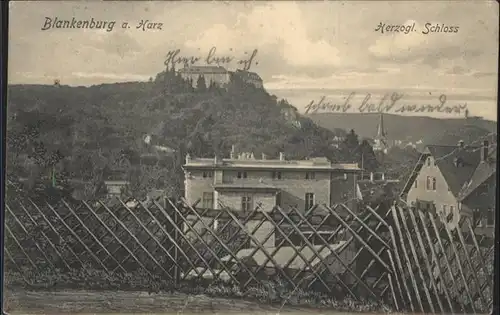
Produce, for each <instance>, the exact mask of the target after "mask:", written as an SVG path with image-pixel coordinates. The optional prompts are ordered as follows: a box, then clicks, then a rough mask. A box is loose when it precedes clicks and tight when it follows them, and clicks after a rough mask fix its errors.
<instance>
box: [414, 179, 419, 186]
mask: <svg viewBox="0 0 500 315" xmlns="http://www.w3.org/2000/svg"><path fill="white" fill-rule="evenodd" d="M413 187H414V188H417V187H418V180H416V179H415V182H414V183H413Z"/></svg>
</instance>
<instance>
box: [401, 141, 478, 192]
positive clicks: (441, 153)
mask: <svg viewBox="0 0 500 315" xmlns="http://www.w3.org/2000/svg"><path fill="white" fill-rule="evenodd" d="M428 156H432V157H434V159H435V160H436V166H437V167H438V168H439V170H440V172H441V174H442V175H443V177H444V179H445V181H446V183H447V184H448V188H449V189H450V191H451V192H452V193H453V195H454V196H455V197H457V198H458V196H459V194H460V191H461V190H462V187H463V186H464V184H465V183H467V181H469V179H470V178H471V177H472V175H473V174H474V171H475V170H476V168H477V167H478V165H479V163H480V162H481V152H480V150H479V148H478V147H472V146H464V147H463V148H460V147H458V146H447V145H428V146H427V147H426V149H425V151H424V153H422V155H421V156H420V158H419V161H418V162H417V164H416V166H415V168H414V169H413V172H412V174H411V176H410V178H409V179H408V181H407V182H406V184H405V187H404V188H403V191H402V194H406V193H408V191H409V190H410V188H411V186H412V184H413V182H414V181H415V179H416V177H417V176H418V174H419V173H420V170H421V169H422V166H423V165H424V164H425V160H426V159H427V157H428ZM457 159H458V160H460V162H461V163H460V165H459V166H457V165H456V161H457Z"/></svg>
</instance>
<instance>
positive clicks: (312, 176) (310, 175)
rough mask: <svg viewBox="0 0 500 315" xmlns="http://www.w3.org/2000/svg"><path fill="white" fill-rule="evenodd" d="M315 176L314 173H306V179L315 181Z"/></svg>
mask: <svg viewBox="0 0 500 315" xmlns="http://www.w3.org/2000/svg"><path fill="white" fill-rule="evenodd" d="M314 178H315V174H314V172H306V179H314Z"/></svg>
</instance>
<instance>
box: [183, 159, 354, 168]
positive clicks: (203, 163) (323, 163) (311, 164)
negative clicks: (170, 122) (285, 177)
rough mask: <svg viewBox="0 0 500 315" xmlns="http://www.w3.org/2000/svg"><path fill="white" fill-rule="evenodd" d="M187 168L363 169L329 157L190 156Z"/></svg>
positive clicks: (185, 165)
mask: <svg viewBox="0 0 500 315" xmlns="http://www.w3.org/2000/svg"><path fill="white" fill-rule="evenodd" d="M184 168H185V169H203V168H208V169H214V168H217V169H245V170H251V169H268V170H278V171H279V170H311V171H313V170H314V171H332V170H345V171H361V169H360V168H359V167H358V165H357V164H354V163H350V164H333V163H331V162H330V161H328V160H327V159H320V158H315V159H310V160H277V159H275V160H271V159H265V160H262V159H220V160H218V161H217V163H216V161H215V159H211V158H190V159H189V160H188V162H187V163H186V164H184Z"/></svg>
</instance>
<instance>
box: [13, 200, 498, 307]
mask: <svg viewBox="0 0 500 315" xmlns="http://www.w3.org/2000/svg"><path fill="white" fill-rule="evenodd" d="M5 217H6V233H5V237H6V241H5V249H4V252H5V257H6V261H5V263H6V270H9V269H15V270H18V271H19V274H20V275H25V274H26V271H29V272H47V270H52V271H55V272H60V273H64V272H66V271H67V272H74V271H75V270H78V272H83V273H89V274H90V273H92V272H93V270H96V269H97V270H100V271H102V272H103V277H106V275H107V274H111V273H113V274H117V273H118V274H123V275H127V274H129V273H130V272H134V271H137V270H139V271H140V272H142V273H144V275H145V277H150V278H155V279H158V278H159V279H162V281H165V282H166V283H170V285H171V287H172V288H175V287H176V286H178V285H180V284H183V283H184V284H186V283H187V284H197V285H209V284H213V283H216V282H217V283H219V282H225V283H229V284H231V285H233V286H238V287H239V288H242V289H245V288H250V287H252V286H254V287H255V286H264V285H266V283H268V282H269V281H275V282H279V283H281V284H282V285H283V286H284V287H287V288H288V289H289V290H292V291H295V290H311V291H317V292H321V293H322V294H327V295H329V296H332V297H338V298H343V297H347V296H348V297H351V298H353V299H355V300H362V299H374V300H378V301H384V302H386V303H390V304H392V305H393V306H394V307H395V308H396V309H399V310H408V311H409V310H413V311H415V312H429V311H432V312H443V313H445V312H450V311H452V312H456V311H459V310H464V311H467V312H480V311H484V310H485V309H488V308H490V307H491V302H492V291H491V286H492V266H493V261H492V260H488V259H489V258H486V257H490V258H491V257H492V255H493V254H492V252H493V243H490V244H488V242H487V241H486V240H484V239H478V238H476V236H475V235H474V233H473V231H472V225H471V223H470V222H468V221H464V222H461V226H463V227H466V226H469V227H470V229H469V230H468V232H467V233H465V232H464V231H465V230H464V229H463V228H462V229H458V230H456V229H455V230H452V229H448V228H447V226H446V225H445V224H442V223H441V222H442V220H441V218H437V216H436V215H435V214H432V213H422V212H415V211H410V209H409V208H407V207H399V206H394V207H392V208H390V207H385V208H384V207H383V206H379V207H378V208H375V209H373V208H371V207H369V206H362V207H360V209H356V210H355V209H349V208H348V207H346V206H345V205H337V206H335V207H327V206H324V205H316V206H314V207H313V208H311V209H310V210H309V211H306V212H304V211H300V210H298V209H295V208H289V209H281V208H279V207H274V208H273V209H264V208H262V207H261V206H260V205H259V206H257V207H256V208H255V209H254V210H253V211H251V212H242V211H235V210H233V209H229V208H227V207H225V206H224V205H222V204H221V205H219V209H217V210H214V209H199V208H196V206H193V205H189V204H187V203H186V202H185V201H174V200H170V199H166V200H156V201H152V202H150V203H149V204H144V203H140V202H125V201H122V200H119V199H117V200H116V202H115V203H114V204H105V203H103V202H97V203H95V204H89V203H87V202H72V203H70V202H60V203H59V204H57V205H50V204H48V203H44V204H41V203H40V202H38V203H35V202H33V201H31V200H29V199H26V200H17V201H12V202H10V203H9V204H7V205H6V214H5ZM403 218H404V219H403ZM464 234H466V235H464ZM450 240H451V241H450ZM24 280H25V281H26V282H29V278H25V279H24ZM76 285H78V284H76Z"/></svg>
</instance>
